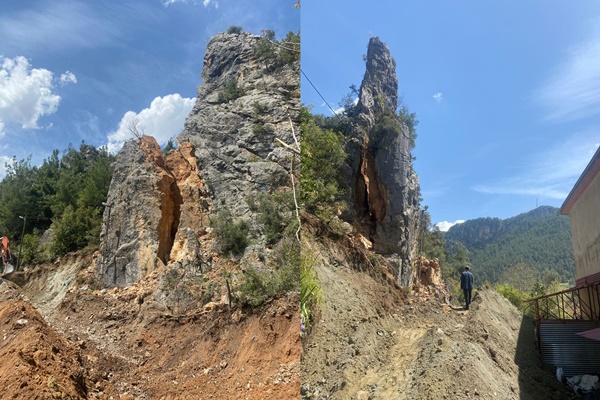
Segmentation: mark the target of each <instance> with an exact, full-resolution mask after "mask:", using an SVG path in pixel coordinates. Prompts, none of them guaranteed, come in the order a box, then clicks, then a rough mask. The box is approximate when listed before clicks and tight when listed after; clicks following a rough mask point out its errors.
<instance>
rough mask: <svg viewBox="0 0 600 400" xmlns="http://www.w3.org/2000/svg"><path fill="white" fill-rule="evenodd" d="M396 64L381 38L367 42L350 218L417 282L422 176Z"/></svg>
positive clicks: (403, 279) (351, 156)
mask: <svg viewBox="0 0 600 400" xmlns="http://www.w3.org/2000/svg"><path fill="white" fill-rule="evenodd" d="M395 70H396V63H395V61H394V59H393V58H392V56H391V54H390V51H389V49H388V47H387V46H386V45H385V43H383V42H382V41H381V40H380V39H379V38H378V37H373V38H371V40H370V41H369V46H368V50H367V69H366V72H365V76H364V78H363V81H362V84H361V87H360V95H359V99H358V105H357V107H356V109H355V111H353V113H352V115H351V116H350V117H351V119H352V120H353V121H355V124H354V125H353V127H352V129H351V132H350V135H349V137H348V138H347V144H346V151H347V153H348V164H347V171H346V173H347V175H348V176H347V180H348V181H349V182H353V188H352V190H349V191H348V199H347V202H348V204H350V205H351V208H350V209H349V210H348V213H347V215H345V218H346V219H348V220H351V221H352V222H353V225H355V226H357V227H358V229H359V230H360V231H361V233H362V234H363V235H365V236H366V237H367V238H368V239H369V240H370V241H371V242H372V243H373V250H374V251H375V252H376V253H379V254H382V255H385V256H387V258H388V261H389V263H390V264H391V265H392V266H393V268H394V269H395V270H396V271H397V280H398V282H400V284H401V285H402V286H403V287H409V286H410V285H411V283H412V281H413V260H414V257H415V253H416V244H417V234H416V232H417V230H418V223H419V218H420V211H419V193H420V187H419V181H418V177H417V175H416V173H415V171H414V169H413V166H412V156H411V150H412V145H411V137H410V134H411V133H410V131H409V129H408V127H407V126H406V124H405V123H403V122H402V121H401V120H400V118H399V117H398V115H396V109H397V107H398V79H397V77H396V72H395Z"/></svg>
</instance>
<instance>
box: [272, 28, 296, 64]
mask: <svg viewBox="0 0 600 400" xmlns="http://www.w3.org/2000/svg"><path fill="white" fill-rule="evenodd" d="M281 45H282V47H281V48H280V49H279V54H278V55H277V59H278V61H279V63H280V64H281V65H285V64H291V63H293V62H294V61H297V60H299V59H300V33H297V34H296V33H294V32H292V31H290V32H288V33H287V35H286V37H285V39H284V40H283V41H282V42H281Z"/></svg>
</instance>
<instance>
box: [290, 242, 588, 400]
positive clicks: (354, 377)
mask: <svg viewBox="0 0 600 400" xmlns="http://www.w3.org/2000/svg"><path fill="white" fill-rule="evenodd" d="M337 251H338V252H342V253H343V249H340V248H339V247H338V248H337ZM320 253H321V254H322V255H323V263H321V264H320V265H318V266H317V275H318V279H319V282H320V284H321V287H322V288H323V301H322V303H321V311H320V312H321V315H320V320H319V321H318V322H317V323H316V324H315V325H314V326H313V330H312V332H311V334H310V335H309V337H308V338H307V339H306V340H305V343H304V353H303V361H302V388H301V395H302V398H304V399H392V398H393V399H411V400H414V399H457V398H461V399H514V400H517V399H518V400H526V399H527V400H529V399H530V400H534V399H557V400H558V399H561V400H562V399H572V398H577V396H576V395H575V394H574V393H573V392H572V391H570V390H569V389H568V388H567V387H565V386H564V385H562V384H560V383H559V382H558V381H557V380H556V379H555V378H554V376H553V373H552V371H547V370H544V369H543V368H542V367H541V362H540V357H539V353H538V352H537V349H536V347H535V334H534V325H533V322H532V321H531V320H530V319H527V318H525V317H524V316H523V315H522V314H521V313H520V312H519V311H518V310H517V309H516V308H515V307H514V306H513V305H512V304H511V303H510V302H509V301H508V300H506V299H505V298H503V297H502V296H500V295H499V294H498V293H496V292H494V291H493V290H490V289H484V290H480V291H478V292H477V294H476V296H475V299H474V303H473V305H472V307H471V309H470V310H469V311H465V310H464V309H463V308H462V307H460V306H452V305H451V304H448V303H446V302H445V300H444V298H443V297H440V296H437V297H436V296H434V295H431V296H426V295H423V293H415V294H411V295H409V296H408V297H407V298H406V299H405V300H404V301H403V302H393V301H390V300H391V299H393V298H394V295H393V293H396V292H397V289H396V288H393V287H391V286H389V285H386V284H382V282H379V281H377V280H376V279H374V278H373V276H374V275H373V274H372V273H368V271H362V270H360V268H357V267H355V268H352V267H351V266H350V265H348V264H344V263H343V262H340V260H343V258H344V257H339V254H336V255H335V257H334V255H333V253H331V252H328V250H326V249H325V248H322V249H321V251H320ZM348 259H349V258H348ZM396 296H397V295H396ZM385 299H387V301H386V300H385Z"/></svg>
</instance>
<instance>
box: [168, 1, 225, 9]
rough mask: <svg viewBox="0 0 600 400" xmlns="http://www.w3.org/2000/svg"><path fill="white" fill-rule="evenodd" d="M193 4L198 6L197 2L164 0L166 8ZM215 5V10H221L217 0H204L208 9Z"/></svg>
mask: <svg viewBox="0 0 600 400" xmlns="http://www.w3.org/2000/svg"><path fill="white" fill-rule="evenodd" d="M190 2H191V3H193V4H198V1H197V0H191V1H190V0H164V1H163V5H164V6H165V7H169V6H170V5H171V4H175V3H190ZM211 4H212V5H213V6H214V7H215V8H219V2H218V1H217V0H202V5H204V7H208V6H209V5H211Z"/></svg>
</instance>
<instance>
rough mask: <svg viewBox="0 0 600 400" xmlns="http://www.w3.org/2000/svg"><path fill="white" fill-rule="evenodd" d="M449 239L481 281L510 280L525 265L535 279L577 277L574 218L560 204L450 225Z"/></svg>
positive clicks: (450, 246) (452, 248) (451, 248)
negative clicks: (560, 208) (559, 209)
mask: <svg viewBox="0 0 600 400" xmlns="http://www.w3.org/2000/svg"><path fill="white" fill-rule="evenodd" d="M445 239H446V250H447V251H448V252H449V253H451V254H459V253H464V254H465V255H466V259H467V260H468V262H469V263H471V264H472V265H473V267H474V270H475V271H477V277H478V280H479V282H484V281H490V282H491V283H509V282H508V281H510V280H511V276H512V275H514V273H516V272H515V271H517V270H523V268H524V266H525V267H529V268H525V269H527V270H528V273H527V274H525V275H526V276H530V275H531V280H533V281H534V282H535V281H536V280H541V281H546V280H551V278H559V279H560V281H561V282H572V281H574V278H575V261H574V257H573V247H572V242H571V226H570V222H569V218H568V217H567V216H564V215H559V214H558V209H557V208H554V207H549V206H541V207H538V208H536V209H534V210H532V211H529V212H527V213H523V214H519V215H517V216H515V217H512V218H508V219H504V220H502V219H499V218H477V219H473V220H469V221H466V222H464V223H462V224H459V225H455V226H453V227H452V228H450V230H448V232H446V234H445ZM517 266H518V268H516V267H517ZM529 269H531V271H529ZM513 272H514V273H513ZM525 275H524V276H523V277H522V278H523V279H525ZM517 280H518V279H517Z"/></svg>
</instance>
